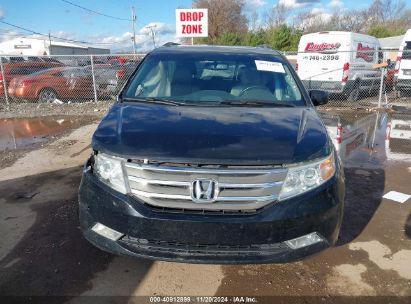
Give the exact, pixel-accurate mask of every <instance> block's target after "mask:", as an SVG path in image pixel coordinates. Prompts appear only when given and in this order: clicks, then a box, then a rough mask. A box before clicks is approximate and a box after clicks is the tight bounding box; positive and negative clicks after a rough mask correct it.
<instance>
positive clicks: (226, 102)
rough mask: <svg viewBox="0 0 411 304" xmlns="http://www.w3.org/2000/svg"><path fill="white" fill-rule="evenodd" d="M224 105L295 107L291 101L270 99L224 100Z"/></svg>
mask: <svg viewBox="0 0 411 304" xmlns="http://www.w3.org/2000/svg"><path fill="white" fill-rule="evenodd" d="M220 104H222V105H233V106H269V107H285V108H294V107H295V105H293V104H290V103H276V102H272V101H269V100H224V101H222V102H220Z"/></svg>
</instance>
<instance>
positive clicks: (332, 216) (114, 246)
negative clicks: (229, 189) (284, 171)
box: [79, 171, 344, 264]
mask: <svg viewBox="0 0 411 304" xmlns="http://www.w3.org/2000/svg"><path fill="white" fill-rule="evenodd" d="M337 172H339V171H337ZM343 200H344V181H343V177H342V176H341V175H337V176H336V177H334V178H333V179H332V180H330V181H329V182H327V183H326V184H324V185H323V186H322V187H320V188H318V189H315V190H313V191H311V192H308V193H306V194H304V195H301V196H298V197H295V198H292V199H289V200H286V201H283V202H279V203H273V204H272V205H269V206H267V207H265V208H264V209H263V210H262V211H260V212H258V213H255V214H252V215H205V214H203V215H199V214H187V213H184V212H181V213H170V212H161V211H155V210H154V209H152V208H151V207H150V206H148V205H145V204H144V203H143V202H141V201H139V200H137V199H136V198H133V197H131V196H128V195H123V194H121V193H118V192H116V191H114V190H112V189H111V188H109V187H108V186H106V185H105V184H103V183H102V182H100V181H99V180H98V179H97V178H95V176H94V175H93V174H92V173H91V172H90V171H88V172H85V173H84V175H83V178H82V182H81V185H80V191H79V203H80V224H81V229H82V231H83V234H84V236H85V237H86V239H87V240H89V241H90V242H91V243H92V244H94V245H95V246H96V247H98V248H100V249H102V250H105V251H108V252H112V253H115V254H120V255H132V256H136V257H144V258H151V259H156V260H168V261H177V262H190V263H221V264H226V263H270V262H288V261H293V260H298V259H301V258H303V257H306V256H308V255H311V254H314V253H316V252H319V251H321V250H323V249H325V248H327V247H329V246H331V245H332V244H334V243H335V241H336V240H337V238H338V233H339V228H340V225H341V221H342V215H343ZM96 223H101V224H103V225H105V226H107V227H110V228H111V229H114V230H116V231H118V232H121V233H122V234H124V235H123V237H121V238H120V239H119V240H117V241H113V240H110V239H108V238H105V237H103V236H101V235H99V234H97V233H96V232H94V231H93V230H91V228H92V227H93V226H94V225H95V224H96ZM312 232H316V233H317V234H318V235H320V236H321V237H322V238H323V240H322V241H321V242H318V243H315V244H313V245H310V246H306V247H303V248H300V249H291V248H290V247H289V246H287V245H286V243H284V242H285V241H287V240H290V239H294V238H297V237H300V236H303V235H306V234H309V233H312Z"/></svg>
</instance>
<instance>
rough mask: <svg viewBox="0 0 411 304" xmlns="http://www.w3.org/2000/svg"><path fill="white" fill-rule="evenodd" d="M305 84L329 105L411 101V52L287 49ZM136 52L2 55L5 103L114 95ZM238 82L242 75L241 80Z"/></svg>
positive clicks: (136, 58)
mask: <svg viewBox="0 0 411 304" xmlns="http://www.w3.org/2000/svg"><path fill="white" fill-rule="evenodd" d="M284 55H285V56H286V57H287V58H288V59H289V61H290V62H291V64H292V65H293V66H294V67H295V69H296V71H297V73H298V75H299V77H300V78H301V80H302V81H303V83H304V85H305V86H306V88H307V89H309V90H311V89H320V90H325V91H327V92H329V93H330V95H329V96H330V102H329V103H328V104H327V105H326V107H327V108H332V107H353V106H355V107H358V106H359V105H361V106H366V107H369V108H370V107H371V108H373V107H384V106H386V105H389V104H393V103H409V102H410V101H411V94H410V92H411V51H407V50H403V51H399V50H389V51H379V52H377V51H374V50H372V51H369V50H361V51H359V50H355V51H348V52H347V51H344V52H334V53H330V52H323V53H320V52H301V53H297V52H287V53H284ZM143 57H144V54H140V55H130V54H126V55H94V56H93V55H91V56H90V55H84V56H39V57H33V56H2V57H1V66H0V67H1V74H0V97H1V98H2V99H3V102H6V103H10V102H24V101H29V102H55V103H59V102H69V101H71V102H78V101H84V100H93V101H98V100H108V99H114V98H115V96H116V94H117V93H118V92H119V90H120V89H121V87H122V85H123V84H124V83H125V81H126V80H127V79H128V77H129V76H130V75H131V74H132V73H133V71H134V70H135V68H136V67H137V65H138V63H139V62H140V61H141V59H142V58H143ZM240 81H241V80H240Z"/></svg>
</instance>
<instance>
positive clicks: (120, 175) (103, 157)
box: [94, 153, 127, 194]
mask: <svg viewBox="0 0 411 304" xmlns="http://www.w3.org/2000/svg"><path fill="white" fill-rule="evenodd" d="M94 172H95V174H96V175H97V176H98V177H99V178H100V180H101V181H102V182H104V183H106V184H107V185H109V186H110V187H111V188H113V189H115V190H117V191H119V192H121V193H124V194H125V193H127V187H126V183H125V181H124V172H123V164H122V160H121V159H120V158H116V157H112V156H108V155H107V154H103V153H99V154H97V155H96V156H95V161H94Z"/></svg>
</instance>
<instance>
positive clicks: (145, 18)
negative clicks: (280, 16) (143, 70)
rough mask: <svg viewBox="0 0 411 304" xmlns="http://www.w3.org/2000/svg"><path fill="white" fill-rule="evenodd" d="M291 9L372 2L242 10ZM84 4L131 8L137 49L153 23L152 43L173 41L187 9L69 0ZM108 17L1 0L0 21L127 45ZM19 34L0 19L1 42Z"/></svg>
mask: <svg viewBox="0 0 411 304" xmlns="http://www.w3.org/2000/svg"><path fill="white" fill-rule="evenodd" d="M278 1H280V3H283V4H285V5H287V6H289V7H293V8H296V10H311V11H313V12H317V13H321V14H327V13H330V12H331V11H333V10H335V9H345V8H361V7H366V6H368V5H369V4H370V2H371V0H361V1H358V0H246V3H247V6H246V8H247V11H248V12H252V11H255V10H256V11H258V12H259V14H260V16H264V13H265V12H267V11H268V10H270V9H271V8H272V7H273V6H274V5H275V4H277V2H278ZM70 2H72V3H74V4H78V5H80V6H83V7H85V8H88V9H91V10H95V11H97V12H100V13H103V14H106V15H110V16H113V17H116V18H119V19H130V18H131V10H130V8H131V6H134V7H135V10H136V15H137V24H136V31H137V36H136V41H137V47H138V49H139V50H140V51H145V50H147V49H149V48H151V46H152V43H151V38H150V36H149V30H148V29H147V28H145V27H146V26H147V25H154V24H155V25H156V28H155V31H156V42H157V43H158V44H162V43H164V42H167V41H174V40H176V38H175V9H176V8H190V7H191V3H192V2H191V1H188V0H138V1H131V0H70ZM119 19H114V18H108V17H104V16H101V15H97V14H94V13H91V12H88V11H86V10H84V9H82V8H79V7H75V6H73V5H70V4H69V3H66V2H64V1H62V0H31V1H24V4H22V1H16V0H2V1H1V3H0V20H1V21H5V22H8V23H11V24H15V25H18V26H21V27H24V28H29V29H31V30H33V31H36V32H40V33H46V34H47V33H48V32H49V31H50V32H51V33H52V35H54V36H57V37H64V38H69V39H76V40H82V41H88V42H94V43H97V42H98V43H102V45H101V46H104V47H108V48H111V49H113V50H121V49H125V48H126V49H129V48H130V47H131V32H132V31H131V22H129V21H127V20H119ZM20 33H24V34H25V35H29V33H27V32H25V31H23V30H21V29H15V28H14V29H13V27H10V26H8V25H6V24H1V23H0V40H5V39H9V38H15V37H17V36H18V35H19V34H20Z"/></svg>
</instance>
